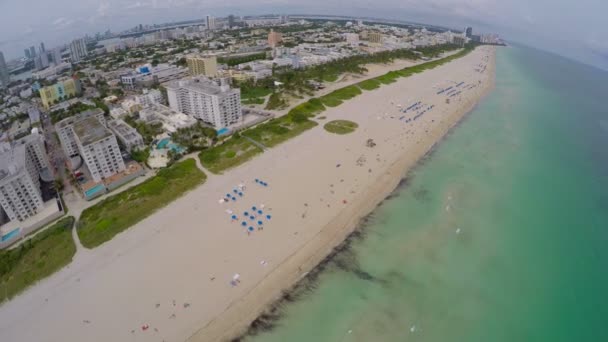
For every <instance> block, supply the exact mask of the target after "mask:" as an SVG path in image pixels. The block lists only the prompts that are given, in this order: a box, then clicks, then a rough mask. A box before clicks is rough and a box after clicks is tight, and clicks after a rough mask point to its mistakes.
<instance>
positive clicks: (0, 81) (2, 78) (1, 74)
mask: <svg viewBox="0 0 608 342" xmlns="http://www.w3.org/2000/svg"><path fill="white" fill-rule="evenodd" d="M9 82H10V76H9V73H8V67H7V66H6V61H5V60H4V54H3V53H2V51H0V85H2V86H3V87H8V84H9Z"/></svg>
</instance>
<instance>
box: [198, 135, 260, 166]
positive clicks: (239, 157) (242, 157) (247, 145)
mask: <svg viewBox="0 0 608 342" xmlns="http://www.w3.org/2000/svg"><path fill="white" fill-rule="evenodd" d="M260 153H262V149H261V148H259V147H257V146H256V145H254V144H253V143H251V141H249V140H247V139H245V138H243V137H241V136H240V135H239V134H238V133H235V134H234V135H233V136H232V137H230V138H228V139H227V140H226V141H224V142H223V143H222V144H219V145H216V146H214V147H212V148H210V149H207V150H204V151H202V152H201V153H199V158H200V160H201V164H203V166H204V167H205V168H206V169H207V170H209V171H211V172H213V173H215V174H219V173H222V171H224V170H227V169H229V168H231V167H234V166H237V165H240V164H243V163H244V162H246V161H247V160H249V159H251V158H253V157H254V156H255V155H257V154H260Z"/></svg>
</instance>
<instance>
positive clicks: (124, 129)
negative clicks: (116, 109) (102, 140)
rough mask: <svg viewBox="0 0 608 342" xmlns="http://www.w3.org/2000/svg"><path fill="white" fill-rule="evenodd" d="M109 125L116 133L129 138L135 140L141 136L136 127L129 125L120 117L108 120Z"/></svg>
mask: <svg viewBox="0 0 608 342" xmlns="http://www.w3.org/2000/svg"><path fill="white" fill-rule="evenodd" d="M108 127H109V128H110V129H111V130H113V131H115V132H116V134H118V135H121V136H122V137H123V138H124V139H127V140H133V139H137V138H139V137H141V136H140V135H139V133H137V130H136V129H135V128H133V127H131V126H129V125H128V124H127V123H126V122H124V121H122V120H120V119H118V120H112V121H110V122H108Z"/></svg>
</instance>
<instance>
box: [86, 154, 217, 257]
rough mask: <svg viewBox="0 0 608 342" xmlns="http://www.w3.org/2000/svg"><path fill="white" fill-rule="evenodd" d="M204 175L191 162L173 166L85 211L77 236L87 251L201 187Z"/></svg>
mask: <svg viewBox="0 0 608 342" xmlns="http://www.w3.org/2000/svg"><path fill="white" fill-rule="evenodd" d="M206 178H207V177H206V175H205V174H204V173H203V172H201V171H200V170H199V169H198V168H197V167H196V164H195V161H194V160H192V159H188V160H185V161H182V162H179V163H176V164H174V165H172V166H170V167H168V168H166V169H162V170H160V171H159V172H158V174H157V175H156V176H154V177H152V178H150V179H148V180H146V181H144V182H143V183H141V184H138V185H136V186H134V187H132V188H130V189H127V190H125V191H123V192H121V193H119V194H116V195H114V196H110V197H108V198H106V199H104V200H103V201H101V202H99V203H97V204H95V205H94V206H92V207H89V208H87V209H85V210H84V211H83V212H82V215H80V220H79V221H78V224H77V227H78V236H79V237H80V241H81V242H82V245H83V246H85V247H87V248H94V247H97V246H99V245H101V244H103V243H104V242H107V241H109V240H111V239H112V238H113V237H114V236H116V235H117V234H118V233H120V232H122V231H124V230H126V229H128V228H129V227H131V226H133V225H135V224H136V223H138V222H139V221H141V220H143V219H145V218H146V217H148V216H150V215H151V214H152V213H154V212H155V211H157V210H158V209H160V208H162V207H164V206H166V205H168V204H169V203H171V202H172V201H174V200H175V199H177V198H178V197H180V196H182V195H183V194H184V193H186V192H187V191H189V190H191V189H193V188H195V187H197V186H198V185H200V184H202V183H203V182H204V181H205V179H206Z"/></svg>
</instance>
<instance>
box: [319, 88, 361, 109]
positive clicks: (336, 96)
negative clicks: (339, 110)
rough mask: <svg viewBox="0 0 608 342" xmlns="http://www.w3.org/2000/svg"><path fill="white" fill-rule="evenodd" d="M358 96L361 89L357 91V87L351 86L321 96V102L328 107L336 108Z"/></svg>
mask: <svg viewBox="0 0 608 342" xmlns="http://www.w3.org/2000/svg"><path fill="white" fill-rule="evenodd" d="M360 94H361V89H359V87H357V86H356V85H352V86H348V87H344V88H340V89H338V90H334V91H332V92H331V93H329V94H327V95H325V96H322V97H321V102H323V104H324V105H326V106H328V107H337V106H339V105H341V104H342V102H343V101H346V100H350V99H352V98H353V97H355V96H357V95H360Z"/></svg>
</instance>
